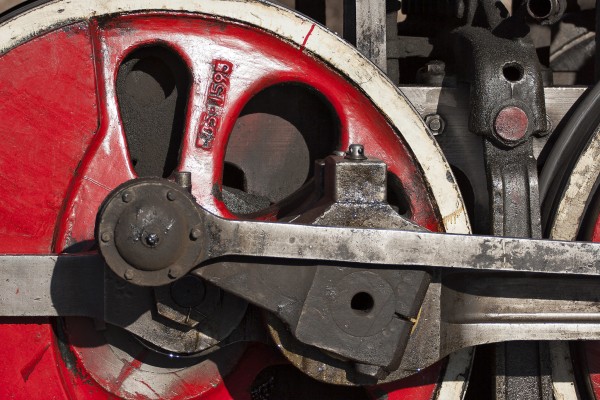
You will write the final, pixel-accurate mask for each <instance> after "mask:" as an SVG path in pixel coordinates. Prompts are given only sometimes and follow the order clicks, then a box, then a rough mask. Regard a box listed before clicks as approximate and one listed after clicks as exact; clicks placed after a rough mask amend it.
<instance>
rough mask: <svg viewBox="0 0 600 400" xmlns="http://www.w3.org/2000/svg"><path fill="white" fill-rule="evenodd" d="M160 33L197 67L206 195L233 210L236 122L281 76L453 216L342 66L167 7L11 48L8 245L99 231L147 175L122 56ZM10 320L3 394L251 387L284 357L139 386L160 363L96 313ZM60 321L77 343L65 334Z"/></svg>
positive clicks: (427, 377) (409, 187)
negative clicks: (132, 127) (230, 181)
mask: <svg viewBox="0 0 600 400" xmlns="http://www.w3.org/2000/svg"><path fill="white" fill-rule="evenodd" d="M311 29H312V28H311ZM311 29H309V30H308V31H307V37H308V35H309V34H310V31H311ZM151 44H160V45H162V46H168V47H169V48H171V49H173V50H174V51H175V52H177V54H179V55H180V56H181V57H182V58H183V59H184V60H185V62H186V63H187V65H188V67H189V69H190V71H191V74H192V77H193V82H192V87H191V91H190V99H189V103H188V112H187V124H186V133H185V137H184V141H183V143H184V144H183V148H182V152H181V157H180V165H179V169H180V170H187V171H192V177H193V193H194V195H195V196H196V198H197V199H198V202H199V203H200V204H201V205H202V206H204V207H205V208H207V209H209V210H210V211H212V212H215V213H217V214H220V215H222V216H225V217H233V216H232V215H231V214H230V213H229V211H228V210H227V208H226V207H225V205H224V204H223V203H222V202H221V201H220V200H219V198H218V196H215V188H216V189H217V191H218V188H219V187H220V185H221V180H222V174H223V159H224V155H225V151H226V147H227V142H228V138H229V134H230V133H231V130H232V128H233V126H234V124H235V121H236V118H237V116H238V115H239V113H240V111H241V110H242V109H243V107H244V105H245V104H246V103H247V102H248V101H249V100H250V99H251V98H252V97H253V96H254V95H256V94H257V93H259V92H260V91H261V90H263V89H265V88H267V87H269V86H272V85H275V84H280V83H295V84H303V85H307V86H310V87H313V88H315V89H316V90H318V91H319V92H320V93H321V94H322V95H323V96H324V97H325V98H326V99H327V100H328V101H329V102H330V103H331V106H332V108H333V109H334V110H335V112H336V113H337V115H338V117H339V120H340V146H341V147H340V148H345V147H347V145H348V144H349V143H353V142H359V143H365V144H366V146H367V152H368V154H370V155H371V156H374V157H378V158H381V159H383V160H384V161H385V162H386V163H388V166H389V169H390V171H391V172H392V173H394V174H395V175H397V176H398V177H399V179H400V181H401V182H402V185H403V187H404V189H405V191H406V193H407V196H408V198H409V201H410V208H411V211H412V218H413V220H414V221H415V222H417V223H418V224H420V225H422V226H424V227H426V228H428V229H431V230H438V229H439V227H440V224H439V221H438V219H437V217H436V213H435V212H434V208H433V206H432V201H431V198H430V196H429V194H428V190H427V187H426V185H425V183H424V182H423V180H422V178H421V176H420V173H419V170H418V168H417V167H416V166H415V163H414V162H413V160H412V158H411V156H410V154H409V152H408V151H407V150H406V148H405V146H404V144H403V143H402V141H401V140H400V139H399V137H398V136H397V135H396V133H395V132H394V130H393V129H392V128H391V127H390V126H389V124H388V123H387V121H386V120H385V119H384V118H383V117H382V116H381V115H380V114H379V113H378V111H377V110H376V109H375V108H374V107H373V105H372V104H371V103H370V101H369V100H368V99H367V98H366V97H365V96H364V95H363V94H362V93H361V92H360V91H359V90H358V89H357V88H355V87H354V86H352V85H351V84H350V83H348V82H347V81H346V80H345V79H344V78H343V77H342V76H340V75H339V74H337V73H335V72H333V71H331V70H330V69H328V68H327V67H326V66H325V65H324V64H323V63H322V62H320V61H318V60H316V59H314V58H313V57H311V56H310V55H307V54H306V53H305V52H304V51H303V50H304V49H303V48H302V47H300V48H297V47H294V46H292V45H290V44H288V43H285V42H283V41H281V40H280V39H278V38H276V37H273V36H270V35H268V34H267V33H265V32H263V31H261V30H259V29H255V28H250V27H246V26H241V25H237V24H233V23H228V22H223V21H221V20H217V19H211V18H199V17H191V16H186V15H175V14H164V13H153V14H152V15H130V16H123V17H116V18H113V19H108V20H103V21H102V22H96V21H91V22H90V23H89V24H83V23H82V24H77V25H72V26H70V27H67V28H64V29H60V30H57V31H55V32H52V33H49V34H46V35H43V36H41V37H39V38H37V39H34V40H32V41H30V42H28V43H26V44H24V45H21V46H20V47H19V48H16V49H14V50H12V51H10V52H9V53H7V54H5V55H4V56H2V57H0V76H1V77H2V80H1V82H2V86H0V120H2V121H3V124H2V125H1V126H0V137H1V138H2V146H0V168H1V169H0V170H1V171H2V174H1V176H0V199H2V207H0V252H4V253H47V252H50V251H55V252H62V251H65V250H66V249H69V248H72V246H74V245H80V248H81V247H86V246H88V247H89V245H91V244H93V228H94V222H95V221H94V220H95V216H96V211H97V209H98V206H99V205H100V203H101V201H102V200H103V199H104V197H105V196H106V195H107V194H108V193H109V192H110V191H111V190H112V189H113V188H114V187H116V186H117V185H118V184H120V183H122V182H123V181H125V180H128V179H131V178H133V177H135V173H134V170H133V167H132V165H131V163H130V160H129V155H128V152H127V146H126V140H125V136H124V131H123V127H122V124H121V121H120V116H119V108H118V104H117V98H116V94H115V80H116V74H117V71H118V67H119V64H120V63H121V61H122V60H123V59H124V58H125V57H126V56H127V55H128V54H130V53H131V52H132V51H133V50H135V49H137V48H139V47H141V46H147V45H151ZM81 245H84V246H81ZM4 322H5V324H2V325H0V343H2V352H3V363H1V365H2V366H1V367H0V368H1V369H0V372H2V373H0V388H1V389H0V391H3V392H0V394H2V396H0V397H1V398H15V399H30V398H40V397H43V398H56V399H62V398H72V399H84V398H85V399H93V398H111V397H115V396H120V397H124V398H132V399H135V398H148V397H150V398H153V397H154V398H169V399H184V398H185V399H188V398H199V397H202V398H203V399H220V400H226V399H236V400H239V399H249V398H250V394H249V391H248V388H249V387H250V385H251V383H252V381H253V379H254V378H255V377H256V375H257V374H258V373H259V372H260V371H261V370H262V369H263V368H264V367H266V366H268V365H273V364H278V363H281V362H282V359H281V357H280V356H279V355H278V354H277V353H276V352H275V350H273V349H266V348H265V347H264V346H251V347H249V348H248V349H247V350H246V352H245V353H244V354H243V356H241V358H240V359H239V362H238V365H237V367H236V368H234V369H233V370H232V371H231V372H230V373H229V374H228V375H227V376H226V377H225V378H223V377H222V376H221V375H220V371H218V370H215V369H214V368H213V369H210V368H208V369H204V370H202V371H201V373H200V372H199V371H198V369H197V367H195V366H191V367H189V368H183V369H182V370H181V371H178V372H177V374H176V376H174V377H172V379H171V383H172V385H170V386H169V387H165V386H164V385H163V386H160V385H158V384H157V382H158V380H157V381H156V382H154V381H144V382H142V383H140V385H143V386H146V387H147V388H148V391H149V393H150V394H147V393H146V392H131V391H128V389H127V385H125V384H124V383H127V379H133V378H131V377H133V376H136V371H138V370H143V369H144V368H147V365H146V364H145V363H144V355H143V354H137V358H135V357H134V359H133V360H132V361H131V360H130V361H123V362H122V363H121V364H120V365H119V364H118V362H117V364H114V365H109V364H108V362H107V360H108V359H110V358H111V357H109V356H111V354H113V353H114V351H113V349H111V348H110V347H108V346H107V345H106V343H102V342H101V341H99V342H96V343H94V342H92V343H90V342H85V343H84V342H83V341H82V340H81V339H82V338H83V337H88V338H89V337H93V336H94V335H95V334H96V333H95V328H94V327H93V326H92V325H91V324H89V323H88V325H87V326H84V327H82V326H79V325H77V323H76V321H75V320H69V321H67V324H66V328H65V327H63V326H62V324H55V325H52V324H51V323H50V322H49V321H46V320H41V321H35V323H30V322H32V321H26V320H24V321H22V320H19V321H18V323H17V324H13V323H12V322H15V321H4ZM84 325H85V324H84ZM55 331H56V332H55ZM57 333H59V334H61V335H62V334H64V335H65V338H66V339H64V340H66V342H67V343H65V344H64V345H60V343H62V342H61V341H60V340H58V339H57ZM111 352H112V353H111ZM113 355H114V354H113ZM134 356H135V355H134ZM117 358H118V357H117ZM115 368H116V370H117V372H118V373H117V374H116V375H115V374H114V373H112V372H113V370H114V369H115ZM148 368H149V367H148ZM440 373H441V367H440V366H439V365H437V366H434V367H431V368H428V369H427V370H425V371H422V372H421V373H420V374H417V375H415V376H414V377H411V378H409V379H407V380H403V381H401V382H397V383H392V384H388V385H383V386H380V387H377V388H372V389H371V393H372V394H373V397H374V398H382V396H383V397H385V396H387V398H388V399H415V400H417V399H419V400H425V399H430V398H431V397H432V396H433V393H434V391H435V388H436V384H437V382H438V380H439V374H440ZM140 385H138V386H137V387H140V388H141V387H142V386H140ZM159 386H160V387H159ZM140 390H142V389H140ZM4 394H6V396H5V395H4ZM200 394H202V395H201V396H200Z"/></svg>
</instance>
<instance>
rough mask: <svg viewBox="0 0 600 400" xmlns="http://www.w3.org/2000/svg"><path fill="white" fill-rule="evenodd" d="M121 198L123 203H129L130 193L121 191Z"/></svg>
mask: <svg viewBox="0 0 600 400" xmlns="http://www.w3.org/2000/svg"><path fill="white" fill-rule="evenodd" d="M121 200H123V203H129V202H130V201H131V193H129V192H125V193H123V195H122V196H121Z"/></svg>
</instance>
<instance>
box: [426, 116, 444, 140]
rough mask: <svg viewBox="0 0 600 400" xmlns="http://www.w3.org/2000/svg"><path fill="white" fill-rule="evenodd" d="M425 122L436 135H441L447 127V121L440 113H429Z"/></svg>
mask: <svg viewBox="0 0 600 400" xmlns="http://www.w3.org/2000/svg"><path fill="white" fill-rule="evenodd" d="M425 123H426V124H427V127H428V128H429V130H431V133H433V134H434V135H439V134H441V133H442V132H444V128H445V127H446V123H445V122H444V120H443V119H442V117H440V116H439V115H438V114H429V115H427V116H426V117H425Z"/></svg>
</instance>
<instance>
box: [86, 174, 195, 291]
mask: <svg viewBox="0 0 600 400" xmlns="http://www.w3.org/2000/svg"><path fill="white" fill-rule="evenodd" d="M200 222H201V221H200V216H199V214H198V213H197V212H196V203H195V201H194V198H193V197H192V196H191V195H190V194H189V193H188V192H187V191H186V190H185V188H182V187H180V186H179V185H177V184H175V183H172V182H170V181H167V180H164V179H158V178H156V179H154V178H146V179H136V180H133V181H130V182H127V183H125V184H123V185H121V186H119V187H118V188H117V189H115V190H114V191H113V193H112V194H111V195H109V196H108V198H107V199H106V201H105V202H104V204H103V206H102V207H101V209H100V211H99V213H98V221H97V224H96V237H97V238H99V239H100V240H99V241H98V243H99V247H100V252H101V253H102V256H103V257H104V258H105V260H106V262H107V264H108V265H109V267H110V268H111V269H112V270H113V271H114V272H115V273H116V274H117V275H119V276H121V277H124V278H125V279H127V280H128V281H131V282H132V283H135V284H138V285H142V286H156V285H162V284H166V283H169V282H172V281H174V280H175V279H177V278H179V277H181V276H183V275H185V274H186V273H187V272H189V271H190V270H191V269H192V268H193V267H194V266H195V264H196V260H198V258H199V256H200V252H201V247H200V246H198V245H197V240H198V237H197V236H200V235H198V234H197V233H198V232H197V231H198V226H200ZM192 231H194V232H195V233H196V234H195V235H191V232H192Z"/></svg>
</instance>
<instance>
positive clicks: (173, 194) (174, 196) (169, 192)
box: [167, 190, 177, 201]
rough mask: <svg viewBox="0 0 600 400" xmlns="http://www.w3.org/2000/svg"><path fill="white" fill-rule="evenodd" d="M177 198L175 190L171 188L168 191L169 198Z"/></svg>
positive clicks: (171, 199)
mask: <svg viewBox="0 0 600 400" xmlns="http://www.w3.org/2000/svg"><path fill="white" fill-rule="evenodd" d="M176 198H177V196H176V195H175V192H174V191H172V190H169V191H168V192H167V199H169V201H174V200H175V199H176Z"/></svg>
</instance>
